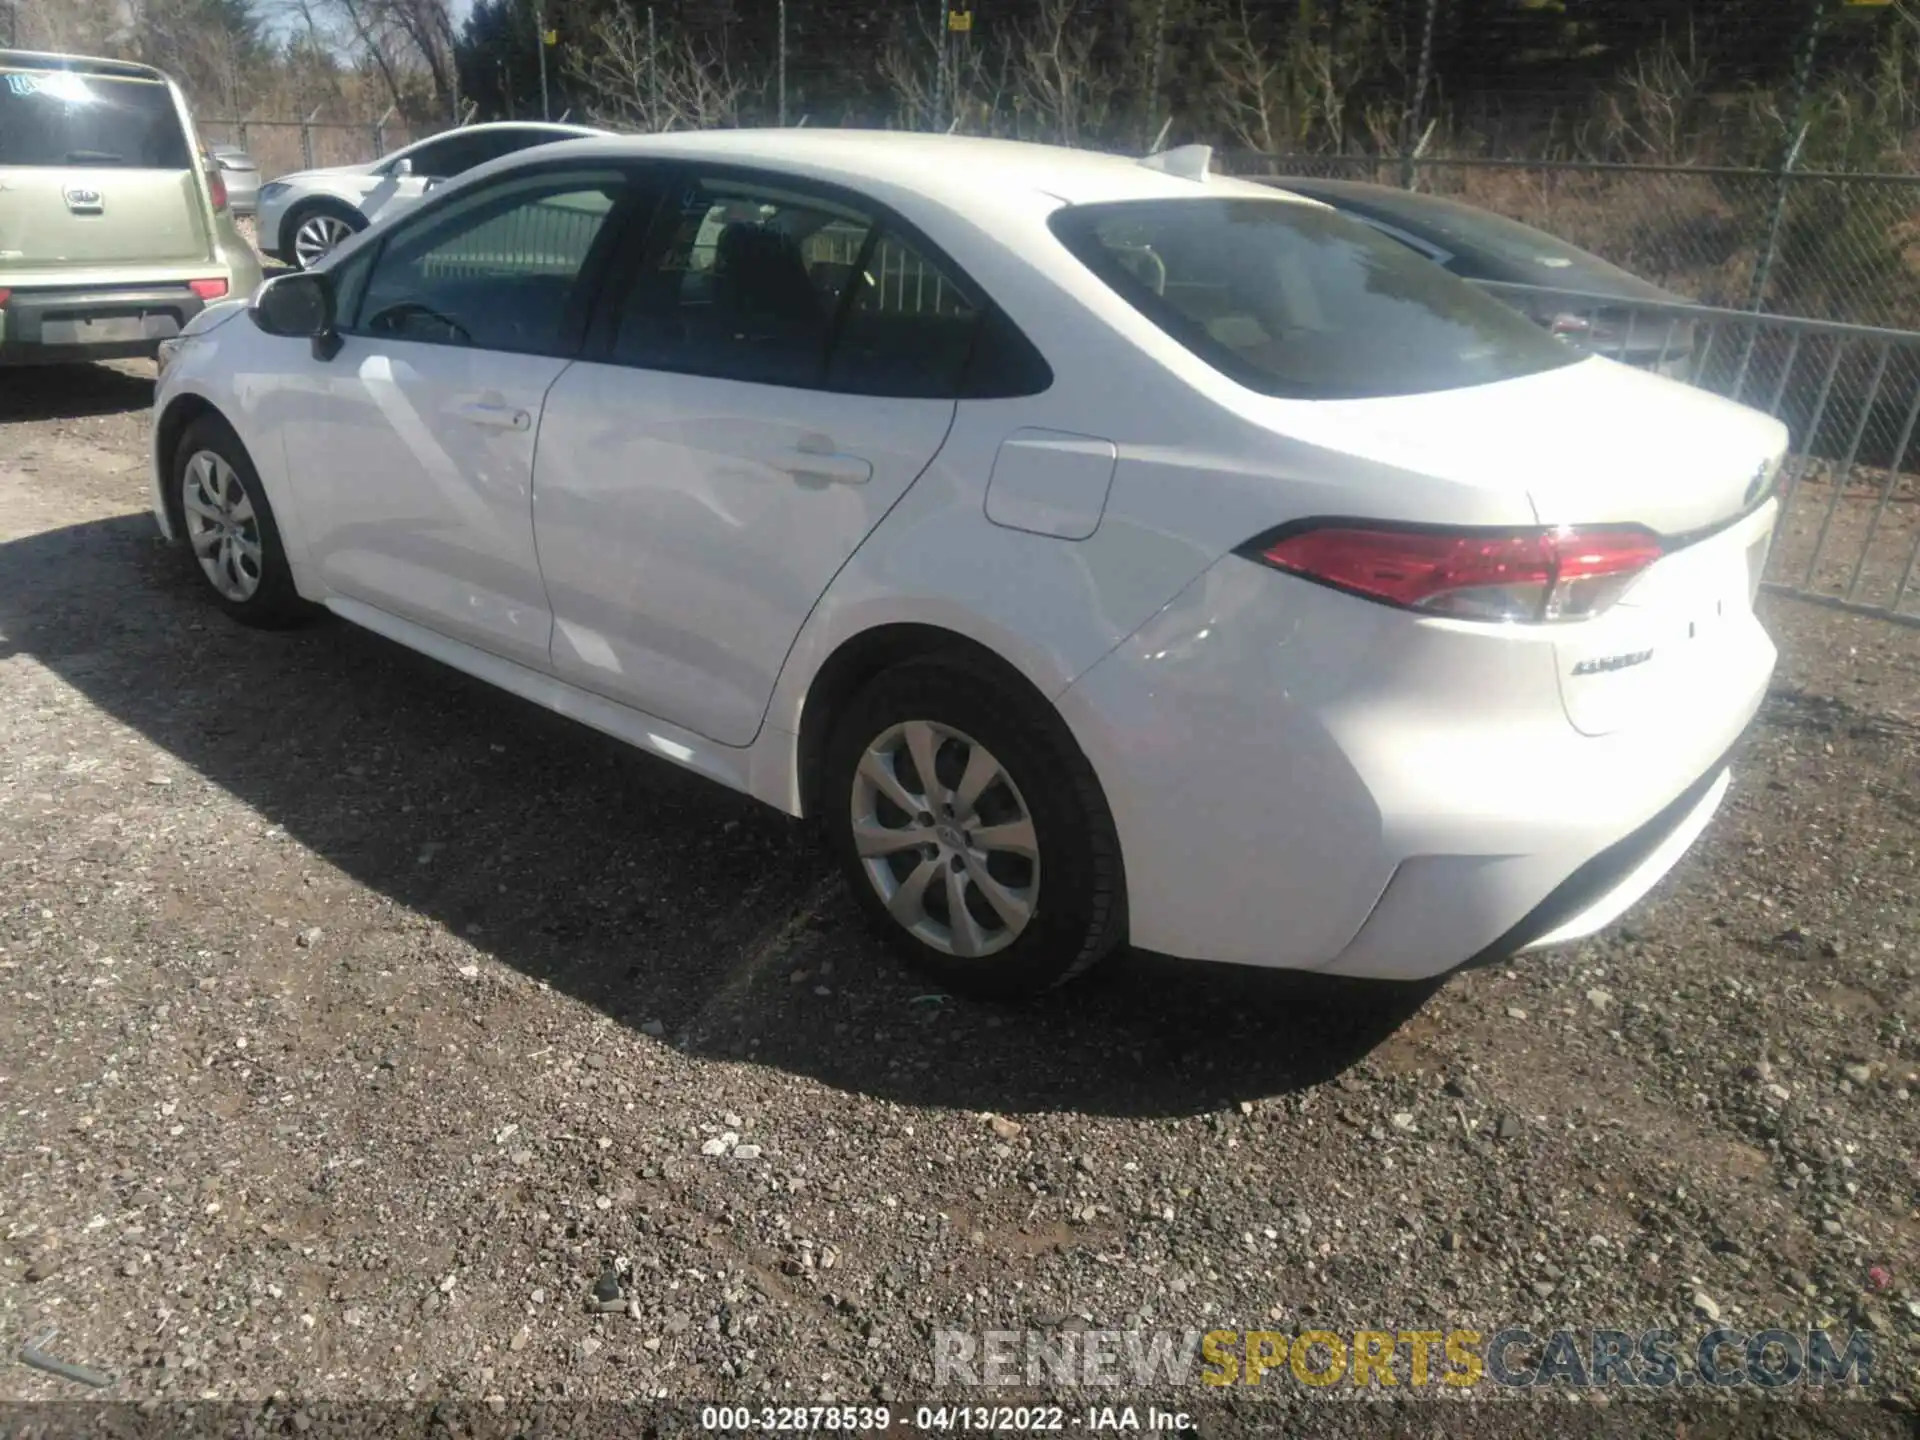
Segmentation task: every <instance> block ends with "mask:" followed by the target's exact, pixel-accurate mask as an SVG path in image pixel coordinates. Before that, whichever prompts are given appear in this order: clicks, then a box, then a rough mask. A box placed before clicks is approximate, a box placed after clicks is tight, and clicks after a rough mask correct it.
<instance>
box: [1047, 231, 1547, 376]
mask: <svg viewBox="0 0 1920 1440" xmlns="http://www.w3.org/2000/svg"><path fill="white" fill-rule="evenodd" d="M1049 223H1050V224H1051V225H1052V227H1053V230H1054V233H1055V234H1056V235H1058V236H1059V237H1060V240H1061V241H1062V243H1063V244H1065V245H1066V247H1067V249H1069V250H1070V251H1072V252H1073V253H1074V255H1076V256H1077V257H1079V259H1080V260H1081V261H1082V262H1083V263H1084V264H1086V266H1087V267H1088V268H1089V269H1091V270H1092V271H1093V272H1094V273H1095V274H1097V275H1099V276H1100V278H1101V279H1103V280H1104V281H1106V282H1107V284H1109V285H1110V286H1112V287H1113V289H1114V290H1116V291H1117V292H1119V294H1120V295H1122V296H1123V297H1125V299H1126V300H1127V301H1128V302H1129V303H1131V304H1132V305H1134V306H1135V307H1136V308H1137V309H1139V310H1140V311H1141V312H1142V313H1144V314H1145V315H1146V316H1147V317H1148V318H1149V319H1151V320H1152V321H1153V322H1154V323H1155V324H1157V325H1159V326H1160V328H1161V329H1163V330H1165V331H1166V332H1167V333H1168V334H1169V335H1171V336H1172V337H1173V338H1174V339H1176V340H1178V341H1179V342H1180V343H1181V344H1183V345H1185V346H1186V347H1187V348H1188V349H1189V350H1191V351H1193V352H1194V353H1195V354H1196V355H1198V356H1200V357H1201V358H1202V359H1203V360H1205V361H1207V363H1209V364H1210V365H1212V366H1213V367H1214V368H1215V369H1217V370H1220V371H1221V372H1222V373H1224V374H1226V375H1228V376H1231V377H1232V378H1233V379H1235V380H1237V381H1238V382H1239V383H1241V384H1242V385H1245V386H1247V387H1248V388H1249V389H1253V390H1259V391H1263V392H1265V393H1266V394H1269V395H1285V396H1295V397H1301V398H1308V399H1341V398H1360V397H1365V396H1378V395H1406V394H1417V393H1420V392H1424V391H1432V390H1451V389H1456V388H1459V387H1461V386H1467V385H1484V384H1490V383H1492V382H1494V381H1497V380H1509V379H1513V378H1515V377H1517V376H1521V375H1530V374H1533V373H1535V372H1537V371H1542V370H1551V369H1554V368H1556V367H1558V366H1561V365H1570V364H1573V363H1574V362H1576V361H1577V360H1579V359H1580V356H1579V355H1578V354H1577V353H1576V352H1575V351H1574V350H1573V349H1572V348H1571V347H1570V346H1567V345H1563V344H1561V343H1560V342H1559V341H1558V340H1555V339H1554V338H1553V337H1552V336H1550V335H1549V334H1547V332H1546V331H1544V330H1542V329H1540V328H1539V327H1538V326H1536V325H1534V324H1533V323H1532V322H1530V321H1529V320H1527V319H1526V318H1525V317H1523V316H1521V315H1520V314H1518V313H1517V312H1515V311H1513V310H1509V309H1508V308H1507V307H1506V306H1504V305H1502V304H1500V302H1499V301H1497V300H1494V299H1493V298H1491V297H1490V296H1488V295H1487V294H1486V293H1485V292H1483V291H1481V290H1479V289H1478V288H1476V287H1475V286H1473V285H1470V284H1468V283H1467V282H1466V281H1464V280H1460V279H1458V278H1456V277H1454V276H1452V275H1449V274H1448V273H1447V272H1446V271H1444V270H1442V269H1441V268H1440V267H1439V266H1437V265H1435V264H1433V263H1431V262H1430V261H1427V260H1423V259H1421V258H1420V257H1419V256H1417V255H1415V254H1414V253H1413V252H1412V251H1410V250H1408V249H1407V248H1406V247H1405V246H1404V245H1402V244H1401V243H1400V242H1398V241H1396V240H1392V239H1389V238H1388V237H1387V236H1385V235H1382V234H1381V233H1380V232H1379V231H1377V230H1374V229H1372V228H1371V227H1369V226H1366V225H1362V224H1360V223H1359V222H1357V221H1354V220H1351V219H1348V218H1347V217H1345V216H1343V215H1339V214H1336V213H1335V212H1333V211H1330V210H1323V209H1319V208H1317V207H1311V206H1307V205H1302V204H1300V203H1298V202H1297V201H1291V200H1282V199H1274V200H1261V199H1245V200H1241V199H1233V200H1228V199H1194V200H1145V201H1126V202H1122V203H1118V204H1103V205H1080V206H1071V207H1068V208H1066V209H1063V210H1059V211H1056V212H1055V214H1054V216H1053V218H1052V219H1051V221H1050V222H1049Z"/></svg>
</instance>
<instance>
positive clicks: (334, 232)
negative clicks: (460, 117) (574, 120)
mask: <svg viewBox="0 0 1920 1440" xmlns="http://www.w3.org/2000/svg"><path fill="white" fill-rule="evenodd" d="M604 133H606V132H604V131H601V130H594V129H591V128H589V127H587V126H585V125H557V124H548V123H546V122H544V121H525V122H522V121H506V122H503V123H500V124H493V125H468V126H465V127H464V128H462V129H458V130H449V131H447V132H445V133H444V134H440V135H433V136H429V137H428V138H427V139H425V140H416V141H415V142H414V143H413V144H411V145H409V146H407V147H406V148H405V149H401V150H396V151H394V152H393V153H392V154H390V155H385V156H382V157H381V158H380V159H378V160H370V161H368V162H366V163H365V164H362V165H333V166H329V167H328V168H326V169H323V170H298V171H295V172H294V173H293V174H291V175H282V176H280V177H279V178H278V179H277V180H271V181H269V182H268V183H267V184H265V185H263V186H261V187H260V194H259V201H258V206H259V226H258V233H259V236H260V249H261V250H262V251H263V252H264V253H266V254H268V255H271V256H272V257H273V258H274V259H276V260H279V261H282V262H283V263H285V264H288V265H294V266H298V267H299V268H300V269H303V270H304V269H305V268H306V267H307V266H309V265H312V264H313V263H314V262H315V261H317V260H318V259H320V257H321V256H323V255H325V254H326V253H327V252H328V251H330V250H332V249H333V247H334V246H336V245H338V244H339V243H340V242H341V241H342V240H345V239H346V238H347V237H348V236H349V235H353V234H355V233H357V232H359V231H361V230H364V229H366V228H367V226H368V225H370V224H372V223H373V221H375V220H376V219H378V218H379V217H380V216H382V215H386V214H390V213H395V212H398V211H400V210H404V209H405V208H406V207H407V206H409V205H412V204H414V203H415V202H417V201H418V200H419V199H420V197H421V196H423V195H425V194H426V193H427V191H429V190H431V189H432V188H433V187H434V186H436V185H440V184H442V183H444V182H446V181H448V180H451V179H452V178H453V177H454V176H456V175H462V174H464V173H466V172H467V171H468V170H471V169H473V168H474V167H475V166H477V165H484V164H486V162H487V161H489V160H497V159H499V158H500V157H501V156H503V155H510V154H512V153H514V152H515V151H519V150H525V149H527V148H528V147H530V146H534V145H550V144H552V143H553V142H554V141H556V140H577V139H579V138H580V137H582V136H585V135H601V134H604Z"/></svg>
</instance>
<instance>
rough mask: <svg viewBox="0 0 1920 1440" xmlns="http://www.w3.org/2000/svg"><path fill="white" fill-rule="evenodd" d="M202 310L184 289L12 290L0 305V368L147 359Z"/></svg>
mask: <svg viewBox="0 0 1920 1440" xmlns="http://www.w3.org/2000/svg"><path fill="white" fill-rule="evenodd" d="M205 307H206V302H205V301H204V300H202V299H201V298H200V297H199V296H198V295H196V294H194V293H193V290H192V289H191V288H190V287H189V286H186V285H151V286H112V287H101V288H95V287H80V288H72V289H63V288H58V287H48V288H45V289H15V290H12V291H11V292H10V293H9V294H8V296H7V298H6V301H5V303H4V304H0V365H47V364H58V363H61V362H63V361H69V360H120V359H137V358H148V359H150V358H152V356H153V355H154V353H155V352H156V351H157V350H158V349H159V348H160V342H161V341H162V340H167V339H170V338H172V337H173V336H175V335H178V334H179V333H180V332H181V331H182V330H184V329H185V328H186V326H187V322H188V321H189V320H191V319H192V318H193V317H194V316H196V315H198V314H199V313H200V312H201V310H202V309H204V308H205Z"/></svg>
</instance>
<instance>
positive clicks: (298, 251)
mask: <svg viewBox="0 0 1920 1440" xmlns="http://www.w3.org/2000/svg"><path fill="white" fill-rule="evenodd" d="M366 228H367V220H366V217H365V216H364V215H361V214H358V213H357V212H355V211H353V210H350V209H348V208H347V207H346V206H345V205H334V204H326V203H320V204H312V205H303V206H301V207H300V208H299V209H298V210H296V211H294V212H293V214H292V215H291V216H290V217H288V220H287V231H288V233H290V234H291V236H292V240H291V242H290V243H289V244H288V245H287V247H286V249H287V258H288V259H290V260H292V261H293V263H294V264H295V265H297V266H299V267H300V268H301V269H302V270H308V269H311V268H312V267H313V266H315V265H317V264H319V263H320V261H321V260H322V259H324V258H325V257H326V255H327V254H328V253H329V252H330V251H332V250H333V248H334V247H335V246H336V245H340V244H342V243H343V242H345V241H346V240H348V239H350V238H351V237H352V236H354V235H357V234H358V233H359V232H360V231H362V230H364V229H366Z"/></svg>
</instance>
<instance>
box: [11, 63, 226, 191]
mask: <svg viewBox="0 0 1920 1440" xmlns="http://www.w3.org/2000/svg"><path fill="white" fill-rule="evenodd" d="M0 165H68V166H76V165H77V166H84V165H126V166H130V167H133V168H137V169H143V170H187V169H191V168H192V159H191V154H190V151H189V149H188V146H187V137H186V134H185V132H184V131H183V130H182V129H181V128H180V116H179V113H178V112H177V111H176V110H175V109H174V105H173V95H172V93H171V92H170V91H169V90H168V89H167V87H166V86H164V85H162V84H160V83H159V82H158V81H155V80H131V79H122V78H120V77H118V76H104V75H79V74H73V73H71V72H68V71H64V70H9V71H5V72H3V73H0Z"/></svg>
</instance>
